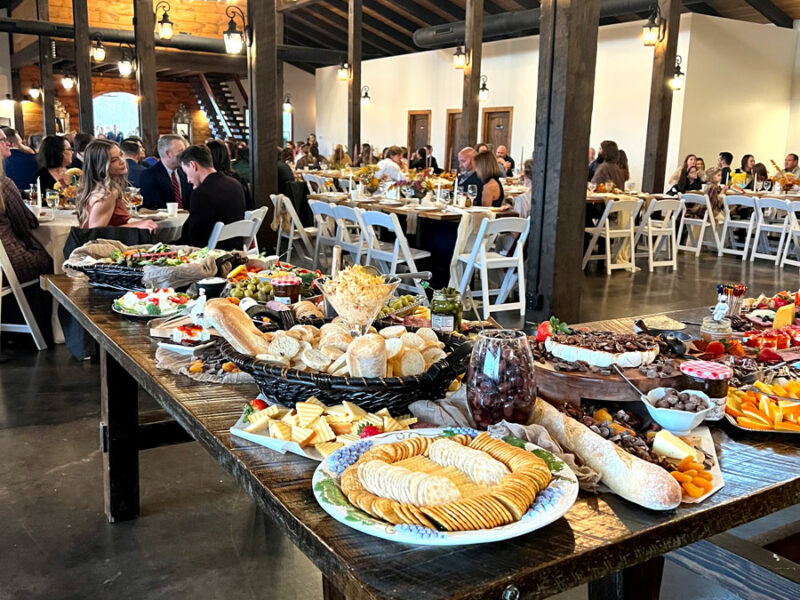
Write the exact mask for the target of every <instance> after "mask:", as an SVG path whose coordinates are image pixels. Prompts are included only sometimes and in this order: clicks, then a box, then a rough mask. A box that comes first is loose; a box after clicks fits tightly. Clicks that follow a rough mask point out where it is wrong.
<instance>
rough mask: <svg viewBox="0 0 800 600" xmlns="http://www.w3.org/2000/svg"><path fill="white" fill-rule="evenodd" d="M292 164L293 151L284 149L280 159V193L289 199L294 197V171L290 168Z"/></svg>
mask: <svg viewBox="0 0 800 600" xmlns="http://www.w3.org/2000/svg"><path fill="white" fill-rule="evenodd" d="M291 162H292V151H291V150H289V149H288V148H284V149H283V150H281V153H280V156H279V157H278V193H279V194H283V195H284V196H287V197H289V198H291V197H292V183H294V171H292V167H291V166H290V163H291Z"/></svg>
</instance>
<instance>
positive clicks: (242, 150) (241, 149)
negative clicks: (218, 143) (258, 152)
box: [233, 144, 251, 182]
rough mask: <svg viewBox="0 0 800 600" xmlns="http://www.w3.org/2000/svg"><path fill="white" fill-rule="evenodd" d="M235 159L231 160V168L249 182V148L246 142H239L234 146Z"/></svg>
mask: <svg viewBox="0 0 800 600" xmlns="http://www.w3.org/2000/svg"><path fill="white" fill-rule="evenodd" d="M235 158H236V160H235V161H233V170H234V171H236V172H237V173H238V174H239V175H241V176H242V179H244V180H245V181H247V182H249V181H250V177H251V173H250V148H248V147H247V144H239V145H238V146H237V147H236V155H235Z"/></svg>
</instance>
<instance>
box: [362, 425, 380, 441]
mask: <svg viewBox="0 0 800 600" xmlns="http://www.w3.org/2000/svg"><path fill="white" fill-rule="evenodd" d="M380 432H381V430H380V429H378V428H377V427H375V426H374V425H365V426H364V427H362V428H361V433H360V435H361V439H362V440H363V439H364V438H367V437H372V436H373V435H378V434H379V433H380Z"/></svg>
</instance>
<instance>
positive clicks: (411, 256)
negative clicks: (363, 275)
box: [361, 210, 431, 304]
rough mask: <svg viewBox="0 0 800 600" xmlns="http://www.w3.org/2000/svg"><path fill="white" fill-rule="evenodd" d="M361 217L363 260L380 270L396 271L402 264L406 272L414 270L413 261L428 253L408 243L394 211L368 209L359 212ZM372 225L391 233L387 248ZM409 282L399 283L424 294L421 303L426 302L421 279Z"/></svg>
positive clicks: (403, 286) (413, 271) (385, 271)
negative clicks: (363, 243) (391, 239)
mask: <svg viewBox="0 0 800 600" xmlns="http://www.w3.org/2000/svg"><path fill="white" fill-rule="evenodd" d="M361 221H362V223H363V224H364V227H365V229H366V233H367V258H366V262H365V264H367V265H371V264H373V263H375V265H376V266H377V267H378V269H380V271H381V272H382V273H387V274H389V275H394V274H395V273H397V267H398V266H399V265H403V264H404V265H405V266H406V267H407V268H408V272H409V273H415V272H417V264H416V261H417V260H419V259H421V258H428V257H429V256H430V255H431V253H430V252H428V251H427V250H417V249H416V248H410V247H409V245H408V239H407V238H406V235H405V233H403V227H402V225H400V220H399V219H398V218H397V215H396V214H394V213H388V214H387V213H382V212H378V211H375V210H369V211H366V212H364V213H362V214H361ZM376 227H382V228H383V229H385V230H386V231H388V232H391V233H393V234H394V236H395V237H394V244H392V245H391V247H390V248H386V245H384V244H381V242H380V239H379V237H378V234H377V232H376V231H375V228H376ZM413 282H414V283H413V284H405V283H401V284H400V286H399V287H401V288H403V289H407V290H409V291H413V292H416V293H417V294H419V295H421V296H423V297H425V303H426V304H427V302H428V300H427V296H426V295H425V288H424V287H423V285H422V280H420V279H414V280H413Z"/></svg>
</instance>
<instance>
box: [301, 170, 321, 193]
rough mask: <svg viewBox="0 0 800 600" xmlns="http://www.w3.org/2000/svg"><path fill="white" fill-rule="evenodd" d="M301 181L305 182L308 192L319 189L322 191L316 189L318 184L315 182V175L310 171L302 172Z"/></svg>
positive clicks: (316, 191)
mask: <svg viewBox="0 0 800 600" xmlns="http://www.w3.org/2000/svg"><path fill="white" fill-rule="evenodd" d="M303 181H305V182H306V187H307V188H308V193H309V194H317V193H319V192H320V191H323V190H318V189H317V186H318V185H319V184H318V183H317V176H316V175H311V174H310V173H303Z"/></svg>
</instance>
